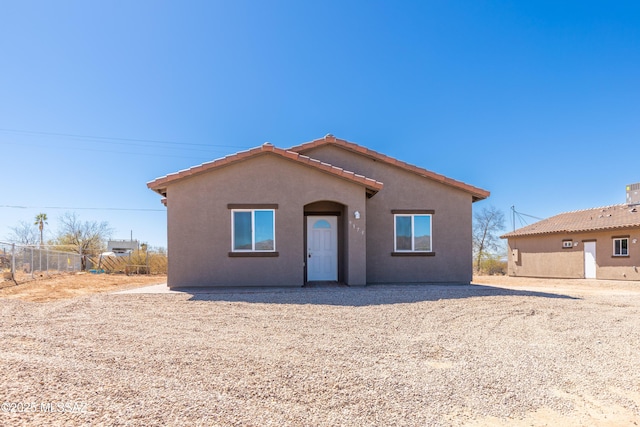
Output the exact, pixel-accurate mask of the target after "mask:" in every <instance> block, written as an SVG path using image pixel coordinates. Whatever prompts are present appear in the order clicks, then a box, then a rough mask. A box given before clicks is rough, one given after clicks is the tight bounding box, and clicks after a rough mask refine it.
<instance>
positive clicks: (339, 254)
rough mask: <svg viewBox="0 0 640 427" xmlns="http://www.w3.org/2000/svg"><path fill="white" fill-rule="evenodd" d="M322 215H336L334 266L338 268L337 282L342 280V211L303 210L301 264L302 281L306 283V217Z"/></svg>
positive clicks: (307, 245) (307, 237)
mask: <svg viewBox="0 0 640 427" xmlns="http://www.w3.org/2000/svg"><path fill="white" fill-rule="evenodd" d="M323 216H335V217H336V245H337V248H336V249H337V250H336V258H337V259H336V268H337V269H338V272H337V276H338V282H342V281H343V274H344V260H343V258H344V256H343V253H344V252H343V241H342V239H343V230H342V221H341V219H342V218H341V217H342V212H340V211H331V212H322V211H313V212H305V213H304V221H303V226H302V228H303V236H304V239H303V240H304V246H303V248H302V249H303V250H302V256H303V260H304V261H303V265H304V283H308V282H309V280H308V277H309V276H308V261H307V249H308V247H309V244H308V243H309V242H308V239H309V236H308V235H307V234H308V233H307V228H308V226H307V224H308V221H309V220H308V218H309V217H323Z"/></svg>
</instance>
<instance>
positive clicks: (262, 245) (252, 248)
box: [231, 209, 276, 252]
mask: <svg viewBox="0 0 640 427" xmlns="http://www.w3.org/2000/svg"><path fill="white" fill-rule="evenodd" d="M275 216H276V215H275V210H273V209H233V210H232V211H231V250H232V251H233V252H273V251H275V250H276V239H275Z"/></svg>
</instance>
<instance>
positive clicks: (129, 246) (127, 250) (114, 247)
mask: <svg viewBox="0 0 640 427" xmlns="http://www.w3.org/2000/svg"><path fill="white" fill-rule="evenodd" d="M136 249H138V241H137V240H109V241H108V242H107V252H112V253H113V254H114V255H115V256H127V255H131V253H133V252H134V251H135V250H136Z"/></svg>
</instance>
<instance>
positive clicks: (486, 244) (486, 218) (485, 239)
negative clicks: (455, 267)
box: [473, 206, 505, 271]
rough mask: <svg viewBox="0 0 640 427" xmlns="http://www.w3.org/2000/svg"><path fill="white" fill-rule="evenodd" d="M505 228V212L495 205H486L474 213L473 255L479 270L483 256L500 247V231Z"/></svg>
mask: <svg viewBox="0 0 640 427" xmlns="http://www.w3.org/2000/svg"><path fill="white" fill-rule="evenodd" d="M504 228H505V225H504V213H502V211H501V210H499V209H497V208H495V207H494V206H489V207H484V208H482V210H481V211H479V212H476V213H475V214H474V215H473V255H474V258H475V262H476V270H477V271H480V267H481V266H482V260H483V258H485V257H486V256H487V254H489V253H491V252H492V251H497V250H498V249H499V248H500V237H499V235H498V233H499V232H500V231H502V230H504Z"/></svg>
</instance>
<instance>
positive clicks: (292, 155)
mask: <svg viewBox="0 0 640 427" xmlns="http://www.w3.org/2000/svg"><path fill="white" fill-rule="evenodd" d="M262 155H275V156H279V157H282V158H285V159H287V160H290V161H293V162H297V163H300V164H302V165H304V166H308V167H311V168H314V169H317V170H319V171H321V172H324V173H328V174H330V175H333V176H336V177H338V178H342V179H345V180H347V181H350V182H354V183H356V184H360V185H362V186H364V187H365V188H366V189H367V192H368V194H369V195H370V196H372V195H373V194H375V193H377V192H378V191H380V190H381V189H382V186H383V184H382V182H380V181H376V180H375V179H371V178H367V177H365V176H362V175H358V174H356V173H354V172H351V171H347V170H344V169H342V168H339V167H337V166H333V165H330V164H328V163H324V162H321V161H320V160H316V159H312V158H311V157H308V156H305V155H302V154H300V153H296V152H293V151H288V150H283V149H282V148H277V147H274V146H273V145H272V144H270V143H268V142H265V143H264V144H263V145H261V146H260V147H256V148H252V149H250V150H247V151H241V152H239V153H236V154H232V155H229V156H226V157H222V158H220V159H216V160H213V161H211V162H207V163H203V164H201V165H198V166H194V167H192V168H189V169H185V170H182V171H179V172H176V173H172V174H169V175H166V176H163V177H160V178H157V179H155V180H153V181H150V182H148V183H147V187H149V188H150V189H152V190H154V191H155V192H157V193H159V194H160V195H162V196H166V195H167V185H168V184H170V183H173V182H176V181H178V180H181V179H184V178H188V177H191V176H194V175H199V174H201V173H204V172H208V171H211V170H214V169H218V168H221V167H224V166H228V165H231V164H234V163H238V162H242V161H245V160H248V159H250V158H254V157H256V156H262ZM163 203H166V201H165V202H163Z"/></svg>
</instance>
